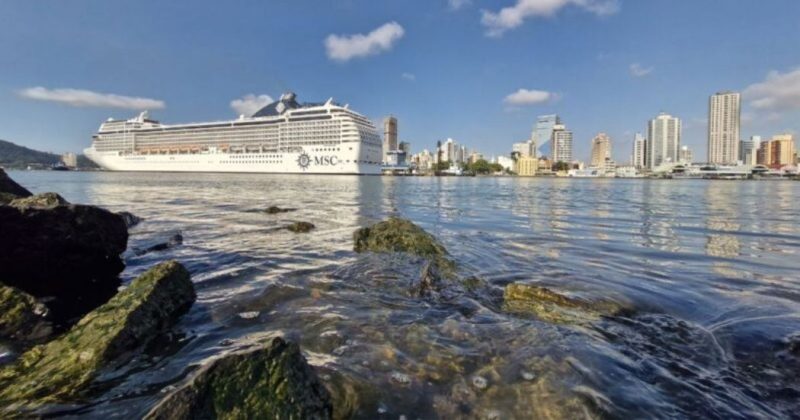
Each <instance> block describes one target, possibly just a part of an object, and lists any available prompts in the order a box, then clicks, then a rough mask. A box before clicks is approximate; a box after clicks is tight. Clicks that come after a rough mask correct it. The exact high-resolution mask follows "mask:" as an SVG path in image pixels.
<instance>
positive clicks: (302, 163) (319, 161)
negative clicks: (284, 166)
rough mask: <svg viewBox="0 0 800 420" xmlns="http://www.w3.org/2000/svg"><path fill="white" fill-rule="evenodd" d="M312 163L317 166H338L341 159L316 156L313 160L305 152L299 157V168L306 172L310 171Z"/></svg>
mask: <svg viewBox="0 0 800 420" xmlns="http://www.w3.org/2000/svg"><path fill="white" fill-rule="evenodd" d="M312 163H313V164H314V165H317V166H336V164H337V163H339V159H337V158H336V156H314V158H311V156H309V155H308V153H305V152H303V153H302V154H301V155H300V156H298V157H297V166H299V167H300V168H301V169H302V170H304V171H305V170H306V169H308V167H309V166H311V164H312Z"/></svg>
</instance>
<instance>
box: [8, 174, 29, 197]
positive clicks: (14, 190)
mask: <svg viewBox="0 0 800 420" xmlns="http://www.w3.org/2000/svg"><path fill="white" fill-rule="evenodd" d="M0 193H5V194H9V195H12V196H14V197H29V196H31V195H33V194H31V192H30V191H28V190H26V189H25V187H23V186H22V185H19V184H17V183H16V182H14V180H13V179H11V178H10V177H9V176H8V174H6V172H5V171H4V170H3V169H0Z"/></svg>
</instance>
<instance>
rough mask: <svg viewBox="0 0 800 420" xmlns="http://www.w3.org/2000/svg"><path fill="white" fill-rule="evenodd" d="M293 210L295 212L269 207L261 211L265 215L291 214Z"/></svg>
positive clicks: (290, 209)
mask: <svg viewBox="0 0 800 420" xmlns="http://www.w3.org/2000/svg"><path fill="white" fill-rule="evenodd" d="M295 210H297V209H292V208H282V207H278V206H269V207H267V208H266V209H264V210H262V212H264V213H266V214H280V213H289V212H292V211H295Z"/></svg>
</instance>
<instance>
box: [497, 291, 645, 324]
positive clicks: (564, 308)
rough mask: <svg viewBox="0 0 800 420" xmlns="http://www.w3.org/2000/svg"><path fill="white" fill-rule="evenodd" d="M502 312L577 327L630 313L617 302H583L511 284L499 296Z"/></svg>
mask: <svg viewBox="0 0 800 420" xmlns="http://www.w3.org/2000/svg"><path fill="white" fill-rule="evenodd" d="M503 308H504V309H505V310H506V311H508V312H512V313H520V314H529V315H533V316H536V317H537V318H540V319H542V320H544V321H548V322H555V323H579V322H582V321H587V320H595V319H599V318H601V317H604V316H628V315H631V314H632V313H633V309H632V308H630V307H628V306H625V305H623V304H621V303H618V302H613V301H606V300H587V299H584V298H580V297H572V296H567V295H564V294H561V293H557V292H554V291H552V290H550V289H548V288H546V287H541V286H534V285H530V284H522V283H511V284H508V285H506V287H505V290H504V293H503Z"/></svg>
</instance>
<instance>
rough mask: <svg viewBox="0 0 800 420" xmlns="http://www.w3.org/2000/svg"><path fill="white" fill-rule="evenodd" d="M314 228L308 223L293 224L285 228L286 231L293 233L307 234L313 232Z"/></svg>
mask: <svg viewBox="0 0 800 420" xmlns="http://www.w3.org/2000/svg"><path fill="white" fill-rule="evenodd" d="M315 227H316V226H314V224H313V223H309V222H294V223H292V224H291V225H289V226H287V227H286V229H288V230H289V231H290V232H294V233H308V232H311V231H312V230H314V228H315Z"/></svg>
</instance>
